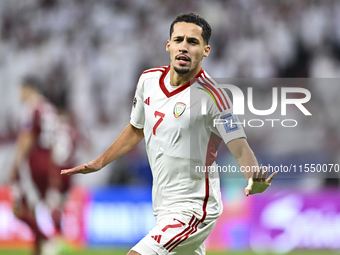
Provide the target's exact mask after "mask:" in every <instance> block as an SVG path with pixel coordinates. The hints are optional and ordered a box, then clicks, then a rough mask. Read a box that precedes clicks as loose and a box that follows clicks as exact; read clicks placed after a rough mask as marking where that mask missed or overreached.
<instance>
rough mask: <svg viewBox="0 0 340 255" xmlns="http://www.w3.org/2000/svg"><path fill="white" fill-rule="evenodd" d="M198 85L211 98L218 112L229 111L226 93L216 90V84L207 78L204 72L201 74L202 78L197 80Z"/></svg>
mask: <svg viewBox="0 0 340 255" xmlns="http://www.w3.org/2000/svg"><path fill="white" fill-rule="evenodd" d="M198 84H200V85H201V86H202V87H203V88H204V89H205V90H206V92H208V94H209V95H211V96H212V97H213V100H214V102H215V104H216V106H217V108H218V109H219V111H220V112H222V111H224V110H227V109H230V103H229V101H228V96H227V95H226V92H225V91H223V90H222V89H221V88H217V86H216V83H215V82H214V81H213V80H212V79H211V78H210V77H208V76H207V74H206V72H205V71H204V72H203V73H202V76H201V77H199V78H198Z"/></svg>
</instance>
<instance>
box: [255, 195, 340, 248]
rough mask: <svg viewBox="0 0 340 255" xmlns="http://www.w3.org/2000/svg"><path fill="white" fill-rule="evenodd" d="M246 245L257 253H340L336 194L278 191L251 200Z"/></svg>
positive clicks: (339, 204) (338, 198) (339, 203)
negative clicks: (312, 251) (323, 251)
mask: <svg viewBox="0 0 340 255" xmlns="http://www.w3.org/2000/svg"><path fill="white" fill-rule="evenodd" d="M252 210H253V214H252V219H251V229H250V236H249V245H250V247H251V248H252V250H254V251H256V252H257V253H264V252H265V253H268V252H273V253H277V254H280V253H287V252H290V251H292V250H295V249H304V250H315V249H318V250H337V251H338V250H339V249H340V193H339V190H338V189H324V190H317V191H313V192H308V193H305V192H298V191H288V190H282V191H278V192H268V193H264V194H261V195H258V196H255V197H254V203H253V209H252Z"/></svg>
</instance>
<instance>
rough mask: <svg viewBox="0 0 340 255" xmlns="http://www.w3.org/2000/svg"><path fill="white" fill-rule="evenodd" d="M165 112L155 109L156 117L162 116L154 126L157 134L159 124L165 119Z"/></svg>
mask: <svg viewBox="0 0 340 255" xmlns="http://www.w3.org/2000/svg"><path fill="white" fill-rule="evenodd" d="M164 116H165V114H164V113H161V112H159V111H155V118H157V117H160V119H159V120H158V121H157V122H156V124H155V125H154V126H153V129H152V130H153V135H156V129H157V128H158V126H159V124H161V122H162V121H163V119H164Z"/></svg>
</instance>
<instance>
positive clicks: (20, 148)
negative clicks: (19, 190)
mask: <svg viewBox="0 0 340 255" xmlns="http://www.w3.org/2000/svg"><path fill="white" fill-rule="evenodd" d="M32 146H33V135H32V134H31V133H30V132H23V133H20V134H19V137H18V139H17V142H16V149H15V156H14V162H13V165H12V168H11V172H10V179H11V181H13V179H15V176H16V174H17V171H18V169H19V168H20V166H21V165H22V163H23V162H24V160H25V159H26V158H27V157H28V154H29V153H30V151H31V149H32Z"/></svg>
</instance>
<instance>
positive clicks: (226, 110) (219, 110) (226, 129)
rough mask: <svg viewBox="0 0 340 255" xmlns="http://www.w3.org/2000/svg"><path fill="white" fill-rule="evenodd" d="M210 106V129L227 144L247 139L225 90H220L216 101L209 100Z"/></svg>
mask: <svg viewBox="0 0 340 255" xmlns="http://www.w3.org/2000/svg"><path fill="white" fill-rule="evenodd" d="M208 105H209V113H210V114H209V115H210V116H211V117H212V119H211V121H209V123H210V129H211V131H212V132H214V133H215V134H217V135H218V136H220V137H221V138H222V139H223V141H224V143H225V144H227V143H228V142H230V141H232V140H234V139H237V138H242V137H243V138H247V136H246V134H245V132H244V129H243V126H242V123H241V122H240V120H239V118H238V116H237V115H234V114H233V105H232V102H231V100H230V98H229V96H228V94H227V93H226V92H225V91H224V90H223V89H219V90H218V94H217V93H216V97H215V100H209V104H208Z"/></svg>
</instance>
